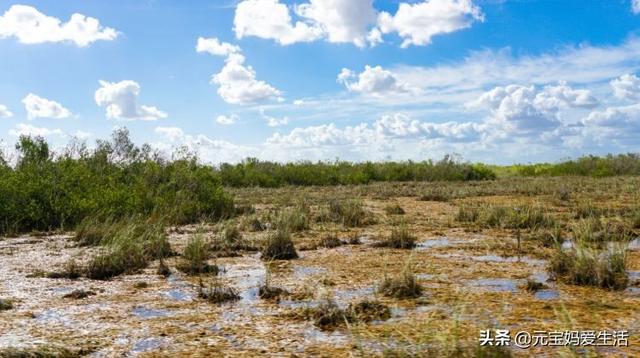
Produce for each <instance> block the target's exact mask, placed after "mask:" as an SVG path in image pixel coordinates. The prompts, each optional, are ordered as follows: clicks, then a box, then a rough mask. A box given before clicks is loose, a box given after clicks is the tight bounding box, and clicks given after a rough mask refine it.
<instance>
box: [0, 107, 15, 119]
mask: <svg viewBox="0 0 640 358" xmlns="http://www.w3.org/2000/svg"><path fill="white" fill-rule="evenodd" d="M10 117H13V113H11V111H10V110H9V108H7V106H5V105H3V104H0V118H10Z"/></svg>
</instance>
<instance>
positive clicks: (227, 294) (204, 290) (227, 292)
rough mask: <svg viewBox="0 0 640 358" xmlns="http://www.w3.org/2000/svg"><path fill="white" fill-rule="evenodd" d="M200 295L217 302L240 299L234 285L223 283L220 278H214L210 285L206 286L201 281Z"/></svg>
mask: <svg viewBox="0 0 640 358" xmlns="http://www.w3.org/2000/svg"><path fill="white" fill-rule="evenodd" d="M198 297H200V298H202V299H205V300H207V301H209V302H211V303H217V304H218V303H223V302H228V301H237V300H239V299H240V295H239V294H238V292H237V291H236V290H235V289H234V288H233V287H230V286H226V285H223V284H222V283H221V282H220V281H219V280H213V283H211V284H210V285H209V286H208V287H204V285H203V284H202V281H200V285H199V289H198Z"/></svg>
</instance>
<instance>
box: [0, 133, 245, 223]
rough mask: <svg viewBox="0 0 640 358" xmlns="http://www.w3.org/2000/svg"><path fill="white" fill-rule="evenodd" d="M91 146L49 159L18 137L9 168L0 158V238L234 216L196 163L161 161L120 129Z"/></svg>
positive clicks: (39, 145)
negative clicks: (135, 221)
mask: <svg viewBox="0 0 640 358" xmlns="http://www.w3.org/2000/svg"><path fill="white" fill-rule="evenodd" d="M96 144H97V145H96V148H95V149H93V150H88V149H87V148H86V146H84V145H83V144H78V143H72V144H70V145H69V146H68V147H67V149H66V151H65V153H62V154H58V155H56V156H54V155H53V154H52V152H51V151H50V149H49V146H48V144H47V142H45V141H44V140H43V139H42V138H30V137H24V136H23V137H20V139H19V141H18V143H17V144H16V150H17V155H18V156H17V160H16V161H15V163H14V165H8V163H7V161H6V160H5V159H4V158H2V156H1V155H0V235H1V234H11V233H18V232H25V231H32V230H51V229H60V228H62V229H72V228H73V227H74V226H75V225H77V224H78V223H79V222H81V221H82V220H83V219H85V218H87V217H94V218H96V219H98V220H106V219H109V220H112V219H114V220H117V219H119V218H128V217H131V216H141V217H145V218H149V217H152V218H155V219H156V220H162V221H164V222H166V223H174V224H182V223H189V222H195V221H199V220H202V219H217V218H220V217H224V216H228V215H231V213H232V212H233V201H232V198H231V197H230V196H229V195H227V194H226V193H225V192H224V190H223V187H222V184H221V182H220V176H219V175H218V174H217V173H216V171H215V170H214V169H213V168H211V167H210V166H205V165H202V164H199V163H198V162H197V160H196V159H195V158H190V159H182V160H173V161H167V160H164V159H162V158H161V156H159V155H157V153H154V152H153V151H152V150H151V148H150V147H149V146H148V145H145V146H142V147H136V146H135V145H134V144H133V143H132V142H131V140H130V139H129V133H128V131H127V130H126V129H120V130H116V131H115V132H114V133H113V136H112V139H111V140H110V141H98V142H97V143H96Z"/></svg>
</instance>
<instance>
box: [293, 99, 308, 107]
mask: <svg viewBox="0 0 640 358" xmlns="http://www.w3.org/2000/svg"><path fill="white" fill-rule="evenodd" d="M304 104H305V101H304V100H303V99H296V100H295V101H293V105H294V106H304Z"/></svg>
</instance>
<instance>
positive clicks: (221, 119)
mask: <svg viewBox="0 0 640 358" xmlns="http://www.w3.org/2000/svg"><path fill="white" fill-rule="evenodd" d="M237 120H238V117H237V116H236V115H230V116H225V115H222V114H221V115H219V116H218V117H216V123H218V124H222V125H231V124H234V123H235V122H236V121H237Z"/></svg>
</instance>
